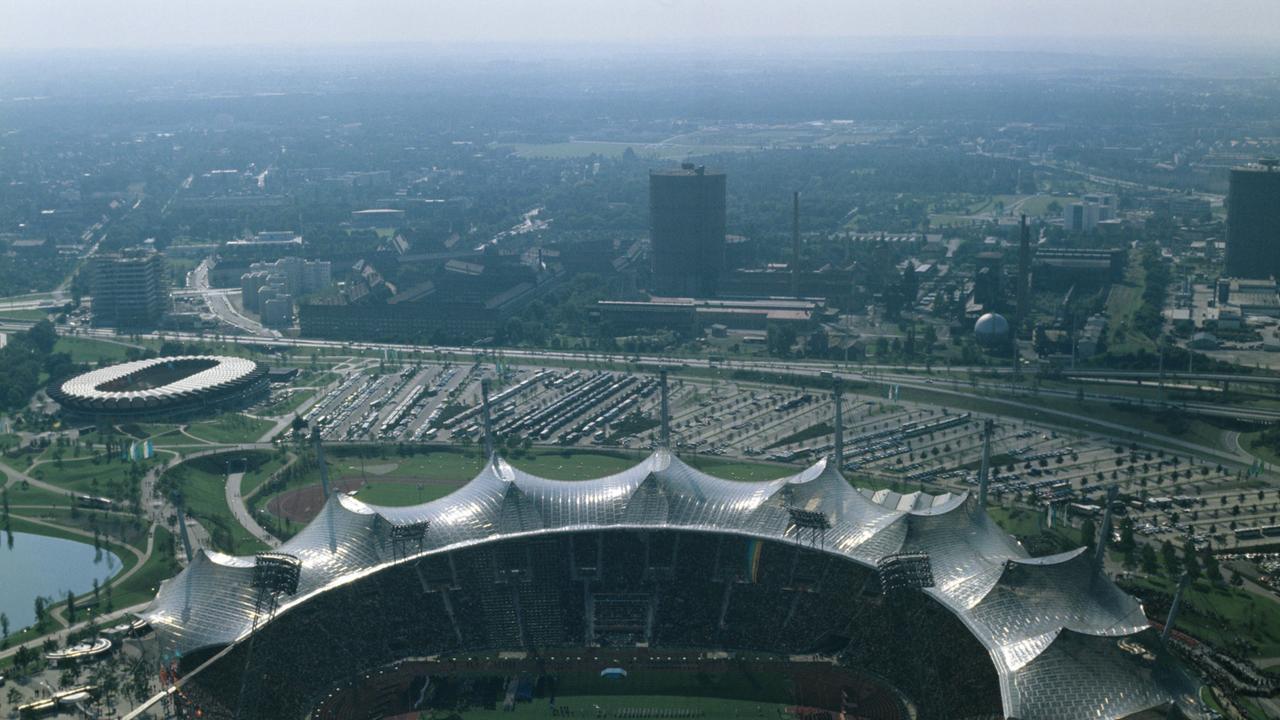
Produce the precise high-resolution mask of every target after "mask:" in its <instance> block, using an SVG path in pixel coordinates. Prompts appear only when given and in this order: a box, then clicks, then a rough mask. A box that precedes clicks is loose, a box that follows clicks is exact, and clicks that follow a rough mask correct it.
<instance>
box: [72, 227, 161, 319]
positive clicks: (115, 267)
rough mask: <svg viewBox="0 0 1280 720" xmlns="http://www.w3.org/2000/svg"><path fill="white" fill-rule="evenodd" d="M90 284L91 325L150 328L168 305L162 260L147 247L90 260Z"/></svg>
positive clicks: (99, 256) (130, 249)
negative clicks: (91, 294) (91, 263)
mask: <svg viewBox="0 0 1280 720" xmlns="http://www.w3.org/2000/svg"><path fill="white" fill-rule="evenodd" d="M90 285H91V290H92V292H93V306H92V307H93V322H94V324H95V325H113V326H115V327H118V328H137V329H146V328H153V327H155V326H156V324H157V323H159V322H160V317H161V316H162V315H164V311H165V308H166V307H167V305H168V293H167V289H166V287H165V278H164V259H163V258H162V257H161V256H160V254H159V253H157V252H156V251H155V250H152V249H150V248H144V247H136V248H129V249H127V250H123V251H121V252H119V253H109V254H104V255H98V256H96V257H94V259H93V265H92V273H91V275H90Z"/></svg>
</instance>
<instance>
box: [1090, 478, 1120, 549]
mask: <svg viewBox="0 0 1280 720" xmlns="http://www.w3.org/2000/svg"><path fill="white" fill-rule="evenodd" d="M1115 504H1116V486H1115V485H1112V486H1111V487H1109V488H1107V509H1106V511H1105V512H1103V513H1102V534H1101V535H1100V536H1099V537H1098V552H1097V553H1096V554H1095V555H1094V561H1095V562H1096V563H1097V564H1098V569H1099V570H1101V569H1102V562H1103V561H1104V560H1106V559H1107V543H1108V542H1110V540H1111V506H1113V505H1115Z"/></svg>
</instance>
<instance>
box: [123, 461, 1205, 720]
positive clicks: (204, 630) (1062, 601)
mask: <svg viewBox="0 0 1280 720" xmlns="http://www.w3.org/2000/svg"><path fill="white" fill-rule="evenodd" d="M794 508H799V509H803V510H809V511H814V512H819V513H822V514H823V515H824V516H825V517H826V518H827V519H828V521H829V522H830V523H831V528H830V530H828V531H827V533H826V539H825V543H824V545H823V546H822V548H821V549H822V550H823V551H825V552H828V553H832V554H835V555H839V556H842V557H844V558H846V559H848V560H849V561H851V562H854V563H858V564H861V565H864V566H868V567H875V566H876V563H877V561H879V560H880V559H882V558H884V557H885V556H887V555H890V554H894V553H900V552H925V553H928V555H929V558H930V560H931V564H932V571H933V576H934V581H935V586H934V587H932V588H928V589H925V590H924V592H925V593H927V594H928V595H929V596H931V597H932V598H933V599H934V600H936V601H937V602H939V603H940V604H942V605H943V606H944V607H945V608H946V609H948V610H949V611H951V612H952V613H954V614H955V615H956V617H957V618H959V619H960V621H961V622H963V623H964V625H965V626H966V627H967V628H968V629H969V630H970V631H971V632H972V633H973V635H974V636H975V637H976V638H977V639H978V640H979V641H980V642H981V643H982V644H983V645H984V646H985V647H986V648H987V650H988V652H989V653H990V656H991V659H992V662H993V664H994V665H995V668H996V670H997V673H998V675H999V678H1000V687H1001V698H1002V702H1003V705H1004V712H1005V715H1006V716H1007V717H1018V718H1022V719H1023V720H1032V719H1034V718H1046V719H1047V718H1053V719H1054V720H1070V719H1072V718H1082V719H1083V718H1119V717H1125V716H1127V715H1131V714H1134V713H1137V712H1140V711H1143V710H1146V709H1149V708H1153V707H1158V706H1162V705H1164V704H1167V703H1170V702H1177V703H1178V704H1180V705H1182V706H1184V707H1191V706H1193V705H1194V700H1193V699H1192V697H1191V696H1192V695H1193V694H1194V688H1193V687H1191V686H1190V683H1189V682H1187V681H1186V679H1185V677H1183V676H1181V675H1180V674H1179V673H1176V672H1173V673H1169V672H1156V671H1155V670H1154V669H1153V668H1154V664H1152V663H1146V664H1144V663H1142V662H1139V661H1137V660H1136V659H1135V655H1141V653H1142V651H1141V650H1140V647H1139V646H1137V645H1136V644H1135V643H1130V642H1126V640H1125V638H1127V637H1128V636H1133V635H1136V634H1138V633H1141V632H1143V631H1146V630H1148V628H1149V623H1148V621H1147V618H1146V616H1145V615H1144V613H1143V611H1142V607H1141V606H1140V605H1139V603H1138V602H1137V600H1136V599H1134V598H1133V597H1131V596H1129V595H1127V594H1125V593H1124V592H1122V591H1121V590H1120V589H1119V588H1117V587H1116V586H1115V585H1114V584H1113V583H1112V582H1111V581H1110V580H1109V579H1107V578H1106V577H1105V576H1104V575H1103V574H1102V573H1100V572H1099V571H1098V570H1097V568H1096V567H1095V566H1094V564H1093V562H1092V559H1091V558H1090V557H1088V555H1087V554H1086V553H1084V550H1083V549H1079V550H1075V551H1071V552H1067V553H1063V554H1060V555H1054V556H1050V557H1042V558H1032V557H1029V556H1028V554H1027V553H1026V551H1025V550H1023V549H1022V547H1021V546H1020V545H1019V544H1018V543H1017V542H1015V541H1014V540H1013V539H1012V538H1011V537H1010V536H1009V535H1007V534H1006V533H1005V532H1003V531H1002V530H1001V529H1000V528H999V527H998V526H997V525H996V524H995V523H994V522H993V521H991V520H990V519H989V518H988V516H987V515H986V513H985V512H983V511H981V510H979V509H978V508H977V507H976V504H975V503H974V502H973V501H972V500H970V499H969V497H968V495H967V494H961V495H941V496H929V495H924V494H920V495H918V496H916V497H912V496H902V495H897V494H887V495H886V493H884V492H880V493H868V492H864V491H860V490H857V489H855V488H854V487H852V486H851V485H849V483H848V482H846V481H845V479H844V478H843V477H842V476H841V475H840V474H839V472H838V471H837V470H836V468H835V467H833V466H831V465H828V464H827V463H826V462H825V461H824V462H819V463H817V464H815V465H813V466H811V467H809V468H807V469H805V470H804V471H802V472H800V473H797V474H795V475H791V476H788V477H784V478H780V479H778V480H773V481H769V482H737V481H732V480H725V479H721V478H716V477H713V476H711V475H708V474H706V473H703V472H701V471H699V470H696V469H694V468H692V467H690V466H688V465H686V464H685V463H683V462H681V461H680V460H679V458H677V457H675V456H674V455H672V454H671V453H669V452H668V451H665V450H659V451H657V452H655V453H654V454H652V455H650V456H649V457H648V458H646V459H645V460H643V461H642V462H640V463H639V464H637V465H636V466H634V467H632V468H629V469H627V470H624V471H623V472H620V473H618V474H616V475H611V476H608V477H603V478H599V479H596V480H584V481H558V480H548V479H545V478H540V477H537V476H534V475H530V474H528V473H525V472H523V471H521V470H519V469H517V468H515V467H512V466H511V465H510V464H508V463H507V462H505V461H503V460H501V459H498V458H495V459H494V460H493V461H492V462H490V463H489V464H488V465H486V467H485V468H484V469H483V470H482V471H481V472H480V474H479V475H477V476H476V477H475V478H474V479H473V480H471V481H470V482H469V483H467V484H466V485H465V486H463V487H462V488H459V489H458V490H457V491H455V492H454V493H452V494H451V495H449V496H447V497H444V498H441V499H439V500H434V501H432V502H428V503H424V504H422V505H417V506H412V507H375V506H371V505H366V504H365V503H362V502H360V501H359V500H356V499H355V498H353V497H351V496H348V495H344V494H337V495H334V496H333V497H331V498H330V499H329V501H328V502H327V503H326V504H325V506H324V508H323V509H322V510H321V512H320V514H319V515H318V516H317V517H316V518H315V519H314V520H313V521H312V522H311V523H310V524H309V525H308V526H307V527H306V528H305V529H303V530H302V532H300V533H299V534H298V535H296V536H294V537H293V538H292V539H290V540H289V541H288V542H286V543H284V545H282V546H281V547H280V548H279V551H280V552H285V553H289V554H291V555H295V556H297V557H298V558H299V559H300V560H301V563H302V573H301V580H300V582H299V586H298V592H297V594H296V595H295V596H293V597H292V598H287V599H286V602H284V604H282V605H281V611H283V612H287V610H288V608H289V607H291V606H293V605H296V604H298V603H305V602H306V601H307V599H308V598H309V597H313V596H315V595H317V594H319V593H323V592H326V591H327V590H329V589H332V588H334V587H337V586H340V585H343V584H345V583H349V582H351V581H353V580H355V579H357V578H360V577H363V576H366V575H368V574H370V573H372V572H376V571H377V570H378V569H380V568H382V567H385V566H388V565H391V564H393V563H395V562H404V561H406V560H412V559H413V558H414V557H417V556H418V555H419V554H428V553H434V552H439V551H443V550H449V549H454V548H460V547H464V546H469V545H475V544H478V543H486V542H494V541H498V540H504V539H509V538H514V537H520V536H534V535H538V534H545V533H558V532H565V531H578V530H592V529H606V528H639V529H644V528H650V529H659V528H671V529H682V530H696V531H706V532H716V533H728V534H736V535H742V536H750V537H759V538H765V539H772V540H788V539H793V538H795V537H796V533H797V529H796V528H795V527H794V526H792V525H791V512H790V509H794ZM423 521H427V522H429V523H430V530H429V532H428V533H427V535H426V541H425V546H424V549H423V551H422V552H421V553H415V554H413V555H411V556H410V557H409V558H403V557H402V558H400V559H399V560H397V559H396V558H395V557H393V554H392V551H391V543H390V541H389V537H390V532H391V528H392V527H394V526H403V525H407V524H411V523H417V522H423ZM253 565H254V559H253V558H252V557H232V556H228V555H222V554H218V553H212V552H205V551H201V552H199V553H197V555H196V557H195V559H194V560H193V562H192V564H191V565H190V567H188V568H187V569H186V570H184V571H183V572H182V573H181V574H180V575H178V576H177V577H176V578H174V579H172V580H169V581H166V582H165V583H164V584H163V585H162V586H161V588H160V592H159V594H158V595H157V597H156V598H155V600H154V601H153V602H152V604H151V605H150V606H149V607H148V608H147V610H146V611H145V612H144V613H143V617H144V618H145V619H146V620H147V621H148V622H150V624H151V625H152V626H153V627H154V628H155V630H156V631H157V632H158V633H159V634H160V636H161V637H162V639H163V640H164V641H165V642H166V643H168V644H169V646H170V650H171V651H178V652H182V653H187V652H190V651H192V650H196V649H199V648H203V647H209V646H213V645H222V644H226V643H230V642H234V641H237V640H238V639H241V638H243V637H245V636H246V635H247V633H248V632H249V630H250V627H251V624H252V622H253V612H254V592H253V590H252V589H251V588H250V579H251V577H252V574H253ZM1148 659H1149V658H1148Z"/></svg>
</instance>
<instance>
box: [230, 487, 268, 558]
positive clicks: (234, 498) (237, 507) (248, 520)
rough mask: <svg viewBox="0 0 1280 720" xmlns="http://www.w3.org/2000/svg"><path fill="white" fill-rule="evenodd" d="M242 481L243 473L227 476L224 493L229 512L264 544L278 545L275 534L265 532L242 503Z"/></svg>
mask: <svg viewBox="0 0 1280 720" xmlns="http://www.w3.org/2000/svg"><path fill="white" fill-rule="evenodd" d="M243 481H244V473H242V472H238V473H231V474H230V475H228V476H227V483H226V487H225V491H224V494H225V495H226V499H227V507H229V508H231V514H232V515H234V516H235V518H236V522H238V523H240V525H241V527H243V528H244V529H245V530H248V531H249V534H250V535H253V536H254V537H255V538H257V539H258V540H259V541H261V542H262V543H263V544H264V545H267V546H268V547H273V548H275V547H279V546H280V540H279V538H277V537H276V536H274V535H272V534H271V533H269V532H267V531H266V529H265V528H263V527H262V526H261V525H259V524H258V521H257V520H255V519H254V518H253V514H252V513H250V512H249V508H248V507H247V506H246V505H245V503H244V496H243V495H242V494H241V491H240V485H241V483H242V482H243Z"/></svg>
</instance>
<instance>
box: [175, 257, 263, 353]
mask: <svg viewBox="0 0 1280 720" xmlns="http://www.w3.org/2000/svg"><path fill="white" fill-rule="evenodd" d="M209 268H210V265H209V260H208V259H207V258H206V259H204V260H202V261H201V262H200V264H199V265H197V266H196V268H195V269H194V270H192V271H191V275H190V282H191V291H192V293H193V294H197V295H202V296H203V297H204V300H205V303H207V304H208V306H209V311H210V312H212V313H213V314H214V315H217V316H218V319H219V320H222V321H223V322H225V323H227V324H228V325H231V326H233V327H237V328H239V329H241V330H244V331H245V332H249V333H253V334H254V335H258V336H261V337H271V338H274V337H279V335H280V333H278V332H273V331H271V330H268V329H266V328H264V327H263V326H262V323H260V322H258V321H257V320H254V319H252V318H249V317H246V316H244V315H242V314H240V311H239V310H236V308H235V305H233V304H232V303H231V298H230V297H229V295H230V291H228V290H225V289H221V288H211V287H209Z"/></svg>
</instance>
